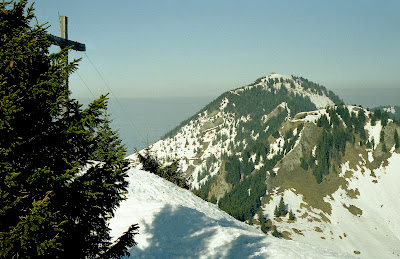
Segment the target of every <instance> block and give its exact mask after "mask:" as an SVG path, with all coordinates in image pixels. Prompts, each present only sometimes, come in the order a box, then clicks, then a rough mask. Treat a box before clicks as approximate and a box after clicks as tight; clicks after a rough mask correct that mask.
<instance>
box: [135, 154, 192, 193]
mask: <svg viewBox="0 0 400 259" xmlns="http://www.w3.org/2000/svg"><path fill="white" fill-rule="evenodd" d="M136 154H137V156H138V159H139V162H140V163H141V164H142V166H143V170H145V171H148V172H151V173H153V174H156V175H158V176H160V177H162V178H164V179H166V180H168V181H170V182H172V183H174V184H176V185H178V186H179V187H181V188H184V189H187V190H188V189H189V184H188V182H187V179H186V178H185V177H184V176H183V173H182V172H181V171H180V170H179V161H178V160H174V161H173V162H172V163H170V164H169V165H166V166H164V167H162V166H161V163H160V162H159V161H158V158H157V156H156V155H155V154H152V152H151V151H150V148H149V147H146V148H145V150H144V153H143V154H142V153H140V152H138V151H136Z"/></svg>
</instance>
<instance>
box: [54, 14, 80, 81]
mask: <svg viewBox="0 0 400 259" xmlns="http://www.w3.org/2000/svg"><path fill="white" fill-rule="evenodd" d="M58 18H59V20H60V37H57V36H54V35H49V36H48V37H47V39H48V40H49V41H50V42H51V43H53V44H54V45H57V46H59V47H60V48H61V49H63V48H66V47H70V46H72V49H73V50H76V51H86V45H85V44H83V43H80V42H77V41H72V40H69V39H68V17H67V16H58ZM66 64H68V53H67V61H66ZM65 86H66V87H67V88H68V76H67V78H66V79H65Z"/></svg>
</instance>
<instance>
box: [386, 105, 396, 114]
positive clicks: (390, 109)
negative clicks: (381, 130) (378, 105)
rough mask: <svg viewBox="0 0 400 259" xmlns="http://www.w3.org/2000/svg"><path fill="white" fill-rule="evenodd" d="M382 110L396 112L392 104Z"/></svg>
mask: <svg viewBox="0 0 400 259" xmlns="http://www.w3.org/2000/svg"><path fill="white" fill-rule="evenodd" d="M383 110H384V111H385V112H388V113H393V114H396V109H395V108H394V106H391V107H388V108H383Z"/></svg>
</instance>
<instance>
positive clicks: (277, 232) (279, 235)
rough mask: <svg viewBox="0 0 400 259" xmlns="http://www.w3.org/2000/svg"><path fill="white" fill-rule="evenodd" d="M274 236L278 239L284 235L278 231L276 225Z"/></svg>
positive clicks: (273, 231) (273, 228) (273, 227)
mask: <svg viewBox="0 0 400 259" xmlns="http://www.w3.org/2000/svg"><path fill="white" fill-rule="evenodd" d="M272 236H274V237H277V238H281V237H282V233H281V232H279V231H278V229H277V228H276V226H275V225H273V226H272Z"/></svg>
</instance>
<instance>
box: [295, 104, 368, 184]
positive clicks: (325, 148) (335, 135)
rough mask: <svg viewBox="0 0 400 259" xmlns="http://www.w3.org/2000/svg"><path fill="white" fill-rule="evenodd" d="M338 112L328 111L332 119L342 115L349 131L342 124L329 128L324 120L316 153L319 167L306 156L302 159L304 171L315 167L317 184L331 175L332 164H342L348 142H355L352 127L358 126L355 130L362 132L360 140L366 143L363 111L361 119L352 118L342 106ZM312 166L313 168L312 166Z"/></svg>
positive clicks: (314, 172) (353, 116)
mask: <svg viewBox="0 0 400 259" xmlns="http://www.w3.org/2000/svg"><path fill="white" fill-rule="evenodd" d="M336 111H337V112H335V110H334V109H329V110H328V112H329V114H330V116H331V118H334V117H337V114H340V115H341V117H342V119H343V118H344V119H343V121H344V122H345V123H346V125H347V129H346V130H344V129H343V127H342V126H341V125H340V124H336V123H335V122H333V123H332V124H333V127H329V128H327V126H326V125H327V121H326V120H325V119H322V120H321V122H320V125H321V126H322V127H324V131H323V132H322V135H321V137H320V138H319V140H318V143H317V149H316V152H315V156H316V161H317V165H316V166H315V167H314V166H313V165H314V162H312V163H310V160H309V159H307V157H306V156H303V157H302V158H301V167H302V168H303V169H304V170H306V169H307V168H309V167H313V174H314V176H315V179H316V181H317V183H321V182H322V180H323V175H327V174H329V171H330V166H331V163H333V162H336V163H337V164H340V162H341V158H342V156H344V154H345V150H346V142H347V141H350V142H351V141H353V142H354V135H353V133H351V131H349V130H348V129H349V128H351V127H352V125H356V126H354V128H355V129H357V131H358V132H360V138H361V139H362V140H364V141H365V139H366V135H365V130H364V126H363V125H364V123H365V117H364V118H363V115H361V114H364V112H363V110H361V111H360V112H359V114H360V118H358V117H357V116H356V115H355V114H353V115H352V116H350V115H349V113H348V110H347V108H345V107H342V106H340V107H338V108H337V109H336ZM334 114H335V115H334ZM321 118H322V117H321ZM332 121H336V119H333V120H332ZM338 121H339V120H338ZM361 125H362V126H361ZM361 128H362V129H361ZM310 157H311V156H310ZM310 164H311V165H312V166H310Z"/></svg>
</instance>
